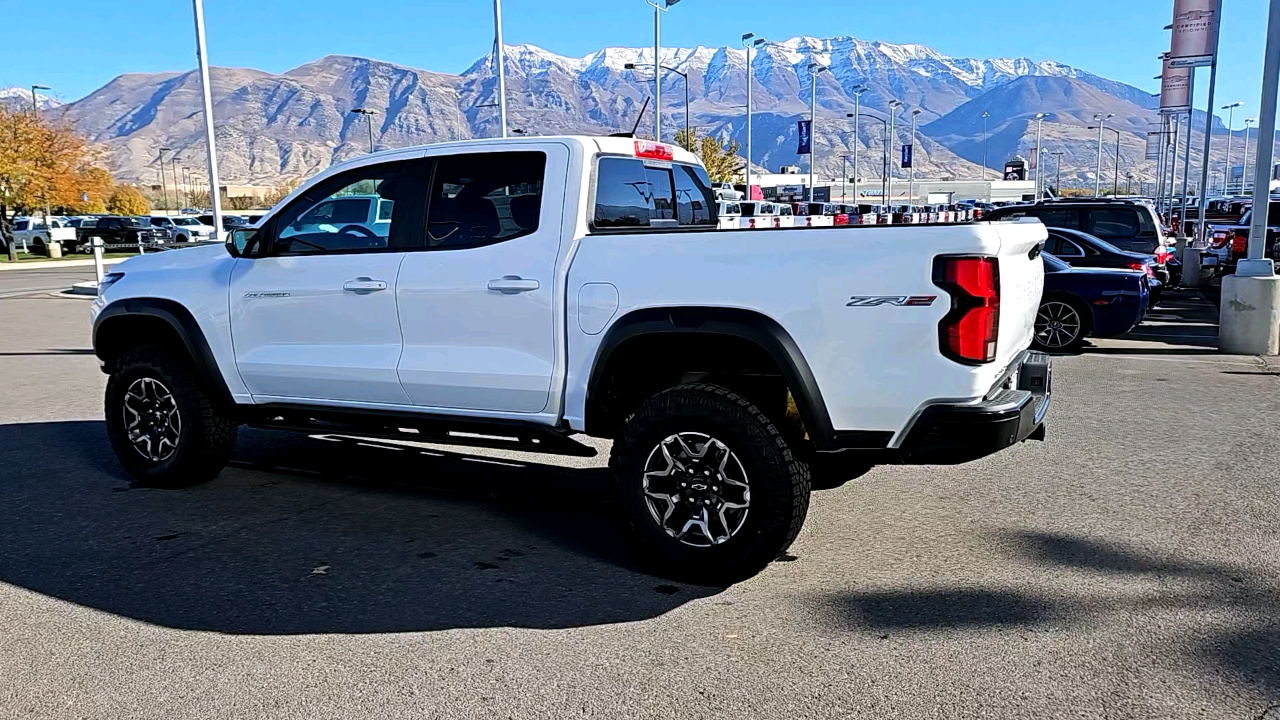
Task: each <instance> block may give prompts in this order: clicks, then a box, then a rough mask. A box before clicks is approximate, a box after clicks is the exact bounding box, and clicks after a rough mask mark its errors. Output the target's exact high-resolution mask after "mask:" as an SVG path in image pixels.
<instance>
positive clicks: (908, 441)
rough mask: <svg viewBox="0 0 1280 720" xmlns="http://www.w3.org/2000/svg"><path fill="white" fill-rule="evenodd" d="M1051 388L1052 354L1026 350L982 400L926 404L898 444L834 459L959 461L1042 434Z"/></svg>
mask: <svg viewBox="0 0 1280 720" xmlns="http://www.w3.org/2000/svg"><path fill="white" fill-rule="evenodd" d="M1052 394H1053V366H1052V360H1051V359H1050V357H1049V356H1048V355H1046V354H1045V353H1040V352H1033V351H1030V350H1028V351H1026V352H1024V353H1023V354H1022V355H1021V356H1019V358H1018V360H1016V361H1015V362H1013V363H1012V364H1011V365H1010V368H1009V371H1008V372H1007V373H1006V374H1005V375H1004V376H1003V377H1002V378H1001V381H1000V382H999V383H997V384H996V386H995V387H994V388H993V389H992V391H991V392H990V393H988V395H987V396H986V397H985V398H984V399H983V400H982V401H981V402H978V403H972V404H953V403H938V404H933V405H929V406H927V407H925V408H924V410H922V411H921V412H920V413H919V415H918V416H917V417H916V419H915V421H914V422H913V423H912V424H911V427H910V429H909V430H908V431H907V433H906V437H905V439H904V440H903V441H902V443H901V444H900V445H899V447H898V448H896V449H886V450H878V451H856V450H847V451H844V452H840V453H832V454H831V455H832V456H833V457H831V458H829V459H830V460H837V458H838V461H844V460H847V461H848V462H849V463H850V464H851V465H856V464H865V463H867V462H872V463H878V464H903V465H958V464H961V463H966V462H970V461H972V460H977V459H978V458H982V457H986V456H987V455H992V454H994V453H997V452H1000V451H1001V450H1006V449H1008V448H1010V447H1013V446H1014V445H1017V444H1019V443H1021V442H1024V441H1026V440H1043V439H1044V437H1045V429H1044V422H1045V417H1046V416H1047V415H1048V412H1049V403H1050V399H1051V397H1052Z"/></svg>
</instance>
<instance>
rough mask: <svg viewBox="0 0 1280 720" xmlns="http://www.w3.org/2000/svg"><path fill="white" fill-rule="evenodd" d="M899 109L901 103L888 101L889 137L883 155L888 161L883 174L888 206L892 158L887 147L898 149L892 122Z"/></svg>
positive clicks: (891, 193) (891, 181) (890, 201)
mask: <svg viewBox="0 0 1280 720" xmlns="http://www.w3.org/2000/svg"><path fill="white" fill-rule="evenodd" d="M900 107H902V102H901V101H899V100H891V101H889V137H888V138H886V139H885V155H886V156H887V157H888V159H889V166H888V168H887V172H886V173H885V175H886V176H887V178H888V189H887V190H885V195H886V196H887V197H886V198H885V202H887V203H890V204H891V203H892V201H893V156H892V155H891V154H890V152H891V151H890V150H889V146H890V145H892V146H893V150H894V151H896V150H897V149H898V137H897V135H896V134H895V131H894V121H895V120H897V118H898V108H900Z"/></svg>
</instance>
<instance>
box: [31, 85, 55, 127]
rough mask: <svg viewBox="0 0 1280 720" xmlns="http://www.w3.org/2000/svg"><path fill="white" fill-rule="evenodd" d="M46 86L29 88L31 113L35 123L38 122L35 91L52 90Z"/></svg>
mask: <svg viewBox="0 0 1280 720" xmlns="http://www.w3.org/2000/svg"><path fill="white" fill-rule="evenodd" d="M52 89H53V88H51V87H49V86H48V85H32V86H31V112H32V113H34V114H35V116H36V121H37V122H38V121H39V120H40V102H39V100H37V98H36V91H37V90H52Z"/></svg>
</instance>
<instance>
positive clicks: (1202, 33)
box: [1169, 0, 1222, 68]
mask: <svg viewBox="0 0 1280 720" xmlns="http://www.w3.org/2000/svg"><path fill="white" fill-rule="evenodd" d="M1221 17H1222V0H1174V3H1173V26H1172V29H1173V41H1172V44H1171V45H1170V47H1169V66H1170V67H1173V68H1193V67H1203V66H1205V65H1212V64H1213V61H1214V58H1215V57H1216V56H1217V54H1218V22H1219V20H1220V19H1221Z"/></svg>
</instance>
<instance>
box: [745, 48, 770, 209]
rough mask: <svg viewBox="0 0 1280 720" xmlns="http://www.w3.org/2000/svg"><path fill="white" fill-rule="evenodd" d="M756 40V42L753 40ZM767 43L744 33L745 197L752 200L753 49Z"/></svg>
mask: <svg viewBox="0 0 1280 720" xmlns="http://www.w3.org/2000/svg"><path fill="white" fill-rule="evenodd" d="M752 38H755V41H754V42H751V39H752ZM764 43H765V39H764V38H756V34H755V33H743V35H742V47H744V48H746V50H747V170H746V173H747V174H746V181H747V191H746V192H745V193H743V196H744V197H745V198H746V199H748V200H750V199H751V85H752V83H753V82H754V80H755V72H754V71H753V70H752V68H751V48H753V47H760V46H761V45H763V44H764Z"/></svg>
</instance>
